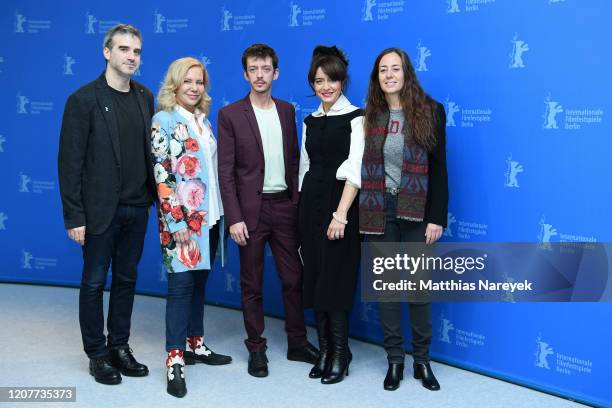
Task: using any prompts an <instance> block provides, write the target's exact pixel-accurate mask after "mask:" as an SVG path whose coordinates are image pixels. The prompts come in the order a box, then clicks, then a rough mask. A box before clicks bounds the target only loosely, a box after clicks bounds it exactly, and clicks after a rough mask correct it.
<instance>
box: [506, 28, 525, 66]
mask: <svg viewBox="0 0 612 408" xmlns="http://www.w3.org/2000/svg"><path fill="white" fill-rule="evenodd" d="M526 51H529V44H527V43H526V42H525V41H523V40H519V38H518V35H517V34H514V38H513V39H512V52H510V68H512V69H515V68H525V64H524V62H523V54H524V53H525V52H526Z"/></svg>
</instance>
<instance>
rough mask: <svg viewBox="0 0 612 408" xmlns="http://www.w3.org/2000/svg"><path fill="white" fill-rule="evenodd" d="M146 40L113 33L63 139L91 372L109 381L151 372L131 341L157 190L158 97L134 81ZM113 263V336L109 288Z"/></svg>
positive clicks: (133, 33)
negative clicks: (154, 132)
mask: <svg viewBox="0 0 612 408" xmlns="http://www.w3.org/2000/svg"><path fill="white" fill-rule="evenodd" d="M141 44H142V37H141V34H140V31H138V29H136V28H135V27H133V26H130V25H125V24H119V25H117V26H115V27H113V28H111V29H110V30H109V31H108V32H107V33H106V35H105V37H104V44H103V54H104V58H105V59H106V70H105V72H104V73H103V74H102V75H101V76H100V77H99V78H98V79H96V80H95V81H93V82H90V83H88V84H87V85H85V86H83V87H81V88H80V89H79V90H77V91H76V92H74V93H73V94H72V95H70V97H69V98H68V101H67V102H66V107H65V109H64V117H63V120H62V130H61V136H60V147H59V157H58V170H59V182H60V194H61V197H62V205H63V210H64V223H65V226H66V229H67V232H68V236H69V237H70V238H71V239H72V240H74V241H76V242H78V243H79V244H80V245H81V246H82V250H83V273H82V278H81V290H80V294H79V322H80V325H81V335H82V337H83V345H84V349H85V353H87V356H88V357H89V359H90V361H89V372H90V374H91V375H93V376H94V378H95V380H96V381H97V382H100V383H103V384H118V383H120V382H121V374H123V375H127V376H134V377H142V376H146V375H147V374H148V373H149V371H148V368H147V367H146V366H145V365H143V364H140V363H138V362H137V361H136V359H135V358H134V356H133V355H132V350H131V349H130V347H129V345H128V339H129V336H130V320H131V316H132V306H133V303H134V289H135V286H136V276H137V265H138V262H139V261H140V257H141V255H142V249H143V245H144V237H145V232H146V228H147V221H148V215H149V214H148V213H149V207H150V206H151V204H152V203H153V201H154V197H155V196H156V195H155V194H156V193H155V181H154V177H153V170H152V168H151V165H150V157H151V148H150V143H149V142H148V139H149V138H148V133H149V130H150V128H151V115H152V114H153V95H152V94H151V92H150V91H149V90H148V89H147V88H145V87H144V86H143V85H141V84H139V83H137V82H136V81H133V80H131V77H132V75H133V74H134V72H135V71H136V70H137V69H138V66H139V65H140V51H141ZM110 265H112V284H111V291H110V302H109V307H108V320H107V331H108V338H107V337H106V336H105V335H104V312H103V307H102V294H103V290H104V286H105V284H106V276H107V273H108V269H109V266H110ZM120 373H121V374H120Z"/></svg>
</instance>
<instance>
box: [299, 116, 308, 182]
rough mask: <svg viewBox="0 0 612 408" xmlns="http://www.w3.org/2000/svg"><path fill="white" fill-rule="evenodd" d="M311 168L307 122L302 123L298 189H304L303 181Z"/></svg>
mask: <svg viewBox="0 0 612 408" xmlns="http://www.w3.org/2000/svg"><path fill="white" fill-rule="evenodd" d="M309 169H310V157H308V152H306V123H303V124H302V151H301V152H300V175H299V184H298V191H302V181H304V176H305V175H306V173H308V170H309Z"/></svg>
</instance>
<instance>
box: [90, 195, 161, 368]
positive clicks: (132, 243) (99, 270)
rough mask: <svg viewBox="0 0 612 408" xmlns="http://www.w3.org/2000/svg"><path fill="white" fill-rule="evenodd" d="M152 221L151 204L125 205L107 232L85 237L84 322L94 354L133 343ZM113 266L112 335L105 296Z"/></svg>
mask: <svg viewBox="0 0 612 408" xmlns="http://www.w3.org/2000/svg"><path fill="white" fill-rule="evenodd" d="M148 219H149V209H148V208H147V207H132V206H124V205H120V206H118V207H117V211H116V212H115V216H114V218H113V220H112V222H111V224H110V226H109V227H108V229H107V230H106V231H105V232H103V233H102V234H97V235H93V234H87V233H86V235H85V245H83V247H82V249H83V275H82V277H81V290H80V292H79V323H80V325H81V336H82V337H83V347H84V349H85V353H87V356H88V357H89V358H104V357H107V356H108V354H109V353H108V349H114V348H119V347H123V346H126V345H127V344H128V340H129V338H130V323H131V318H132V306H133V304H134V290H135V287H136V277H137V275H138V272H137V266H138V262H139V261H140V257H141V255H142V249H143V246H144V237H145V232H146V230H147V221H148ZM86 232H87V231H86ZM111 265H112V283H111V289H110V302H109V305H108V320H107V322H106V328H107V330H108V339H107V337H106V336H104V309H103V304H102V303H103V301H102V296H103V292H104V286H105V285H106V276H107V273H108V269H109V267H110V266H111Z"/></svg>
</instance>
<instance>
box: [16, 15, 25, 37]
mask: <svg viewBox="0 0 612 408" xmlns="http://www.w3.org/2000/svg"><path fill="white" fill-rule="evenodd" d="M26 20H27V18H26V17H25V16H24V15H23V14H21V13H19V12H18V11H15V32H16V33H25V30H24V28H23V25H24V24H25V22H26Z"/></svg>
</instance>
